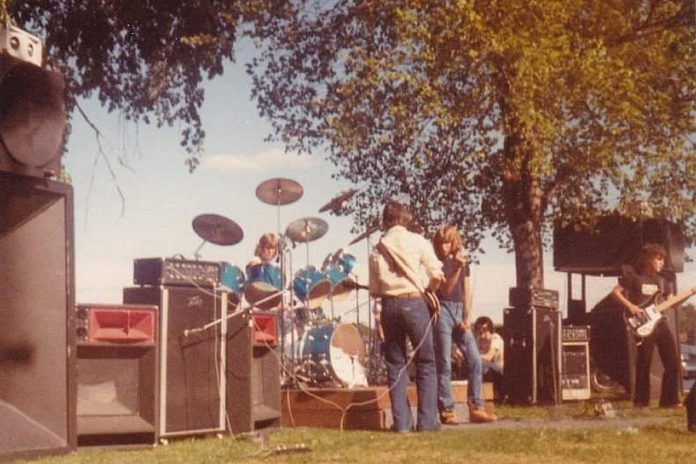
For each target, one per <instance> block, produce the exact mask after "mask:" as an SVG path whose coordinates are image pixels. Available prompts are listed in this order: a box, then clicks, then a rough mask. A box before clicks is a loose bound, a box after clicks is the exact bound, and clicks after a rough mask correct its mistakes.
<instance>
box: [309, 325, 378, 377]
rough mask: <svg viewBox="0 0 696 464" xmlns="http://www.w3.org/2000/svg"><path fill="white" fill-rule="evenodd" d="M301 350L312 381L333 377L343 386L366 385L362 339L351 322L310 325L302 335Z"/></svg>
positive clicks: (364, 353)
mask: <svg viewBox="0 0 696 464" xmlns="http://www.w3.org/2000/svg"><path fill="white" fill-rule="evenodd" d="M301 350H302V351H301V353H302V357H303V358H304V359H305V360H306V361H308V364H309V365H310V366H311V369H310V377H311V380H312V381H314V382H316V383H324V382H333V381H335V382H339V383H340V384H341V385H343V386H344V387H353V386H367V377H366V375H365V367H364V365H363V361H364V360H365V357H366V350H365V343H364V342H363V339H362V337H361V336H360V332H359V331H358V328H357V327H356V326H355V325H353V324H339V325H337V326H333V325H328V326H322V327H313V328H311V329H310V330H309V331H308V332H307V333H305V335H304V336H303V337H302V343H301Z"/></svg>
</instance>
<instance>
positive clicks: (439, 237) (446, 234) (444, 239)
mask: <svg viewBox="0 0 696 464" xmlns="http://www.w3.org/2000/svg"><path fill="white" fill-rule="evenodd" d="M444 243H451V244H452V249H451V250H450V253H451V254H453V255H455V254H457V253H458V252H459V250H461V249H462V237H461V235H459V231H457V228H456V227H454V226H453V225H449V224H448V225H445V226H442V227H440V228H439V229H438V230H437V232H435V236H434V237H433V248H435V254H436V255H437V257H438V258H439V259H445V258H446V256H443V255H442V244H444Z"/></svg>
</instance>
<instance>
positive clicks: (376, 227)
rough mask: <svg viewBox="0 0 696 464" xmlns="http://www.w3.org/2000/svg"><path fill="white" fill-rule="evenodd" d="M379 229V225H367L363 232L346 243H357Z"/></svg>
mask: <svg viewBox="0 0 696 464" xmlns="http://www.w3.org/2000/svg"><path fill="white" fill-rule="evenodd" d="M379 229H380V227H379V226H372V227H368V229H367V230H366V231H365V232H363V233H362V234H360V235H358V236H357V237H355V238H354V239H353V240H351V241H350V243H348V245H353V244H356V243H358V242H359V241H360V240H362V239H364V238H367V237H369V236H370V235H372V234H374V233H375V232H377V231H378V230H379Z"/></svg>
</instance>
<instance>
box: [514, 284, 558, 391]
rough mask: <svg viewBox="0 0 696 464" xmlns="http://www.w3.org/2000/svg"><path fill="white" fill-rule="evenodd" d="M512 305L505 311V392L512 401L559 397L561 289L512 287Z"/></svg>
mask: <svg viewBox="0 0 696 464" xmlns="http://www.w3.org/2000/svg"><path fill="white" fill-rule="evenodd" d="M509 298H510V305H511V306H512V307H511V308H507V309H505V310H504V312H503V326H504V335H505V336H504V339H505V371H504V374H503V384H504V390H505V396H506V397H507V400H508V401H510V402H511V403H518V404H519V403H526V404H535V403H539V402H551V403H558V402H559V401H560V362H559V354H560V351H561V339H560V327H561V313H560V311H559V310H558V292H556V291H554V290H546V289H540V288H511V289H510V293H509Z"/></svg>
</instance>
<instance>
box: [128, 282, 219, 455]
mask: <svg viewBox="0 0 696 464" xmlns="http://www.w3.org/2000/svg"><path fill="white" fill-rule="evenodd" d="M123 301H124V303H125V304H154V305H157V306H158V307H159V315H160V320H159V334H158V335H159V359H158V366H159V370H158V375H159V392H158V411H159V415H158V418H157V422H158V430H157V439H158V440H160V441H162V440H164V439H167V438H169V437H179V436H192V435H203V434H209V433H217V432H224V431H225V389H226V378H225V368H226V365H227V350H226V349H225V347H226V333H227V323H226V316H227V293H225V292H213V290H212V289H205V288H201V289H199V288H196V287H184V286H159V287H138V288H126V289H124V290H123ZM217 321H223V322H222V323H216V322H217ZM208 324H210V327H208V328H204V326H206V325H208Z"/></svg>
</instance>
